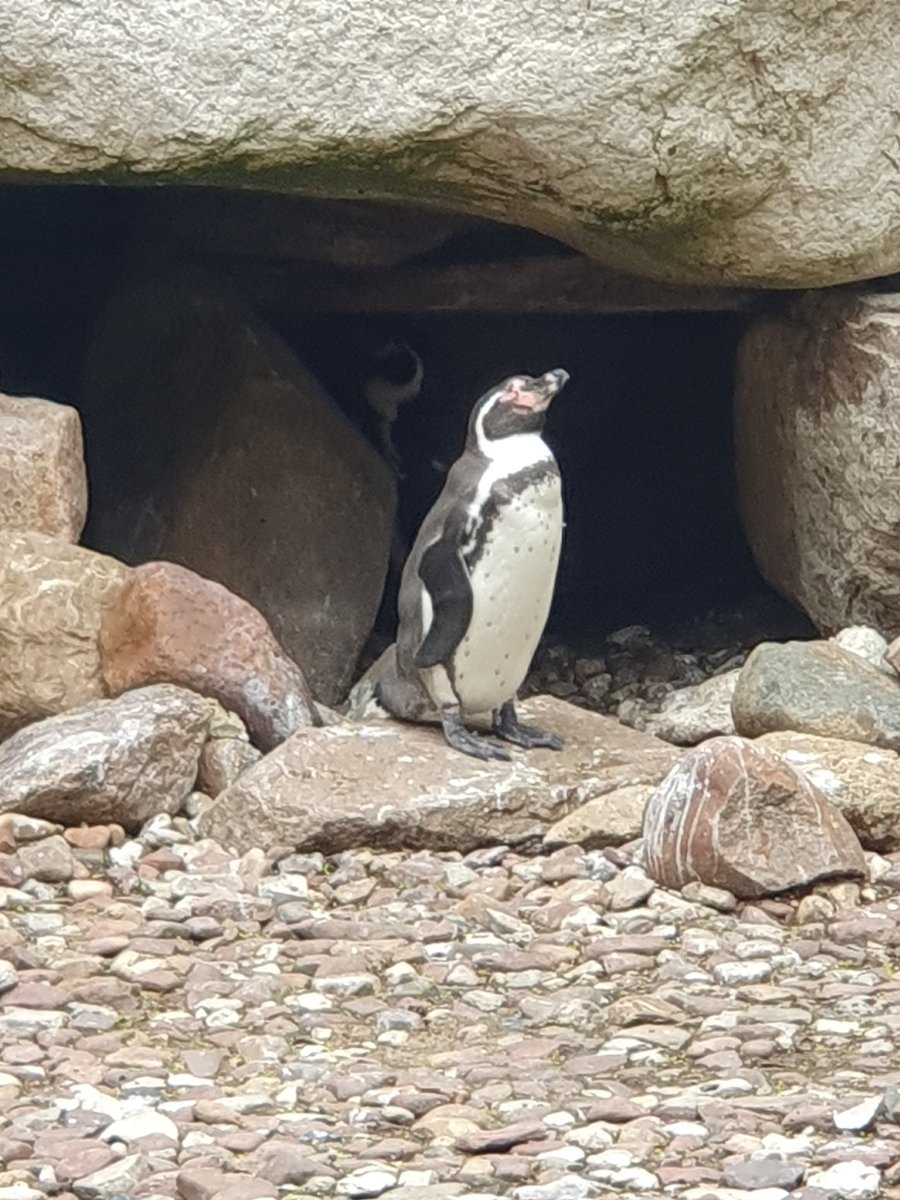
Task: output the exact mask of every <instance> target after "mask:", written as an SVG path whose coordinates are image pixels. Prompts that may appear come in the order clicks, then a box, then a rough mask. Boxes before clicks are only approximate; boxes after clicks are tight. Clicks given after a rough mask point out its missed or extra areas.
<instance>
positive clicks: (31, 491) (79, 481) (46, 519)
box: [0, 393, 87, 542]
mask: <svg viewBox="0 0 900 1200" xmlns="http://www.w3.org/2000/svg"><path fill="white" fill-rule="evenodd" d="M86 515H87V476H86V474H85V469H84V457H83V454H82V445H81V420H80V418H79V416H78V413H77V411H76V410H75V409H74V408H70V407H69V406H68V405H66V404H55V403H54V402H53V401H52V400H39V399H37V398H36V397H33V396H4V395H3V394H2V393H0V529H4V530H18V531H20V532H27V531H34V532H36V533H46V534H49V535H50V536H54V537H61V538H65V540H66V541H69V542H77V541H78V538H79V537H80V536H81V531H82V529H83V528H84V519H85V517H86Z"/></svg>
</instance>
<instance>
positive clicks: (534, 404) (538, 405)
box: [513, 391, 551, 412]
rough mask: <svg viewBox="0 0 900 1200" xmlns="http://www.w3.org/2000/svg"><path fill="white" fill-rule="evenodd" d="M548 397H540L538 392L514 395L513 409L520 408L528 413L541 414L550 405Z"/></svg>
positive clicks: (518, 392)
mask: <svg viewBox="0 0 900 1200" xmlns="http://www.w3.org/2000/svg"><path fill="white" fill-rule="evenodd" d="M550 399H551V398H550V396H542V395H540V394H539V393H538V392H520V391H517V392H516V393H515V399H514V400H513V408H522V409H525V410H526V411H528V412H543V411H544V409H545V408H547V406H548V405H549V403H550Z"/></svg>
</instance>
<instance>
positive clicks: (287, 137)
mask: <svg viewBox="0 0 900 1200" xmlns="http://www.w3.org/2000/svg"><path fill="white" fill-rule="evenodd" d="M895 34H896V9H895V6H894V4H893V0H858V2H856V3H849V2H848V0H842V2H838V3H833V4H828V5H816V4H806V5H779V4H762V3H760V0H703V3H702V4H694V5H678V6H673V5H671V4H657V5H648V4H646V3H645V2H644V0H621V3H618V4H616V5H615V6H609V5H605V4H594V5H590V4H582V5H559V4H556V3H552V2H551V0H544V2H543V3H541V4H538V5H522V4H520V3H518V2H517V0H497V2H496V3H494V4H491V5H490V6H480V5H476V4H471V3H469V4H463V5H453V6H446V7H444V8H441V7H439V6H421V5H394V4H387V3H385V2H384V0H382V2H381V3H377V4H373V5H369V6H366V7H364V8H361V9H360V10H359V11H358V12H356V11H354V16H353V19H352V20H348V19H347V15H346V11H345V9H344V8H343V7H342V6H340V5H331V4H323V3H317V2H314V0H303V2H302V3H299V4H288V3H286V2H283V0H282V2H280V3H279V2H278V0H250V4H249V7H248V4H247V3H245V2H243V0H221V2H220V3H219V4H216V5H208V4H204V3H202V2H200V0H183V2H182V3H180V4H179V5H177V6H175V7H171V8H167V9H166V10H165V12H164V14H163V15H162V16H160V11H159V10H158V8H157V7H155V6H151V5H147V6H140V5H136V6H132V8H130V9H129V13H128V20H127V21H126V20H122V19H121V18H120V14H119V10H118V9H117V8H116V7H115V6H109V5H102V4H97V5H92V6H90V7H89V8H88V9H85V8H83V7H80V6H76V5H65V4H60V5H54V6H51V7H49V8H48V6H47V5H44V4H40V3H38V0H22V2H21V3H19V4H16V5H11V6H10V7H9V10H8V15H7V16H5V17H2V18H0V46H2V47H3V56H4V58H5V59H6V60H7V62H8V67H7V70H6V74H7V75H8V77H9V78H10V80H11V81H12V86H10V88H9V89H8V91H7V93H6V95H5V97H4V101H3V116H4V117H5V118H6V119H5V121H4V122H3V126H2V129H3V132H2V135H0V169H2V170H3V171H4V172H6V173H15V174H17V175H18V176H19V177H20V178H21V177H23V176H25V177H27V176H28V175H29V174H32V175H33V176H34V177H35V178H39V179H40V180H41V181H42V182H43V181H44V180H45V179H46V178H47V177H48V176H55V177H57V178H65V177H67V176H68V177H71V178H76V179H77V180H78V181H79V182H83V181H84V180H85V178H88V177H90V176H91V175H92V174H93V175H95V176H96V177H97V178H98V180H101V181H103V180H110V181H115V182H121V181H123V180H127V179H128V178H129V177H131V178H135V179H140V180H143V181H151V180H154V179H155V180H164V179H167V178H175V179H177V180H178V182H203V181H211V182H214V183H219V184H224V185H226V186H231V187H240V186H249V187H252V186H256V187H260V188H266V187H268V188H270V189H272V190H279V191H284V190H287V189H294V190H297V191H306V192H309V193H318V194H319V195H333V196H358V195H366V196H369V197H373V198H377V197H379V196H380V197H394V198H404V199H405V198H409V197H412V198H415V199H421V200H423V201H425V202H426V203H428V204H433V205H434V204H436V205H441V206H443V207H446V208H448V209H453V210H457V211H467V212H471V213H475V214H480V215H485V216H489V217H496V218H499V219H500V220H504V221H514V222H516V223H519V224H522V225H526V226H530V227H532V228H535V229H538V230H541V231H543V232H546V233H549V234H551V235H554V236H556V237H559V238H562V239H563V240H566V241H568V242H570V243H572V244H574V245H577V246H579V247H581V248H584V249H587V250H588V251H590V252H591V253H592V254H594V255H595V256H596V257H599V258H602V259H604V260H606V261H608V262H609V263H610V264H611V265H614V266H621V267H624V268H626V269H636V270H638V271H648V272H655V273H658V274H661V275H666V276H668V277H671V278H673V279H683V280H690V281H696V280H708V281H714V282H715V283H717V284H721V283H723V282H725V283H727V282H744V281H749V282H752V283H762V284H770V283H771V284H781V285H783V284H794V285H799V284H802V285H821V284H829V283H835V282H838V281H841V280H848V279H853V278H861V277H868V276H874V275H883V274H887V273H889V272H891V271H896V270H898V268H900V207H898V205H897V203H896V198H895V193H896V177H897V167H896V162H897V143H896V135H897V129H896V116H895V113H896V107H897V106H896V102H895V100H894V96H895V93H896V89H897V84H898V74H900V60H898V55H897V53H896V41H895Z"/></svg>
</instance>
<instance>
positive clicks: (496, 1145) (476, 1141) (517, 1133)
mask: <svg viewBox="0 0 900 1200" xmlns="http://www.w3.org/2000/svg"><path fill="white" fill-rule="evenodd" d="M544 1136H545V1131H544V1127H543V1125H542V1124H541V1122H540V1121H520V1122H519V1123H518V1124H516V1125H506V1126H503V1127H501V1128H499V1129H480V1130H477V1131H473V1132H471V1133H464V1134H463V1135H462V1136H461V1137H459V1138H457V1141H456V1147H457V1149H458V1150H461V1151H462V1153H463V1154H486V1153H488V1152H489V1151H497V1150H508V1149H509V1148H510V1147H511V1146H515V1145H517V1144H518V1143H519V1142H532V1141H535V1140H539V1139H540V1138H542V1137H544Z"/></svg>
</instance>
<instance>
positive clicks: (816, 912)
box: [794, 892, 834, 925]
mask: <svg viewBox="0 0 900 1200" xmlns="http://www.w3.org/2000/svg"><path fill="white" fill-rule="evenodd" d="M833 916H834V905H833V904H832V903H831V901H830V900H829V899H828V897H827V896H820V895H819V894H818V893H817V892H812V893H811V894H810V895H808V896H803V897H802V899H801V900H800V903H799V904H798V905H797V909H796V911H795V913H794V924H795V925H813V924H816V923H818V922H820V921H830V920H831V918H832V917H833Z"/></svg>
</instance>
